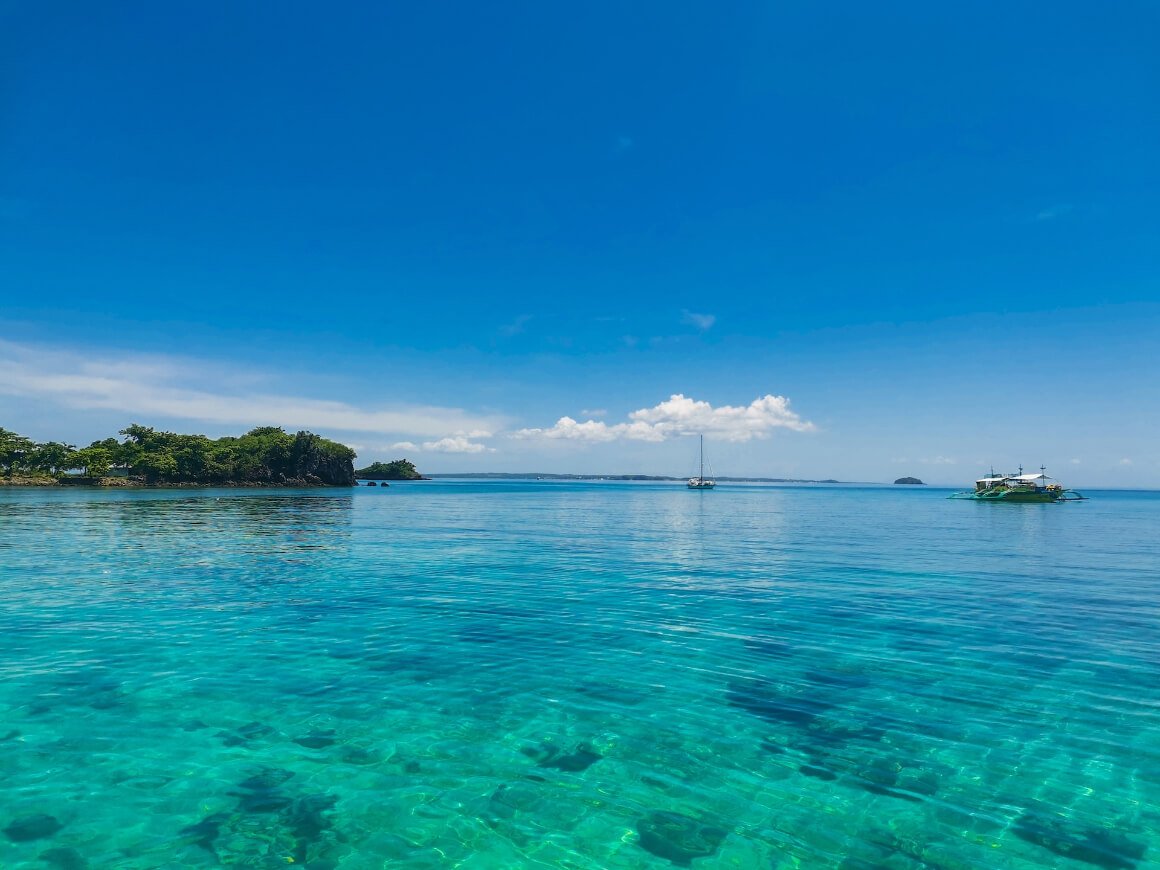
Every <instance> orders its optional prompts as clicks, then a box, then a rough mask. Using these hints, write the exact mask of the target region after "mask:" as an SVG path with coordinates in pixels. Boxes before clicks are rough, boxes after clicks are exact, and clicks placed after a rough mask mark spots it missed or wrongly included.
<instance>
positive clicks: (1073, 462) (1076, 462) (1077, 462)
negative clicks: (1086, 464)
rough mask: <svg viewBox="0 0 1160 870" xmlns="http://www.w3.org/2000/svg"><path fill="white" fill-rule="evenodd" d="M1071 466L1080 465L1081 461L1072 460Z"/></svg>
mask: <svg viewBox="0 0 1160 870" xmlns="http://www.w3.org/2000/svg"><path fill="white" fill-rule="evenodd" d="M1071 464H1072V465H1079V460H1078V459H1072V460H1071Z"/></svg>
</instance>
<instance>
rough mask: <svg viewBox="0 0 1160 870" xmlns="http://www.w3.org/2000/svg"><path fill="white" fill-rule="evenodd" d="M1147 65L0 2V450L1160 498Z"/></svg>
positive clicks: (313, 14)
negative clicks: (222, 441)
mask: <svg viewBox="0 0 1160 870" xmlns="http://www.w3.org/2000/svg"><path fill="white" fill-rule="evenodd" d="M1158 42H1160V7H1157V6H1156V5H1155V4H1154V3H1144V2H1124V3H1118V4H1112V5H1110V6H1101V7H1099V8H1098V9H1096V8H1093V7H1092V6H1091V5H1090V4H1080V3H1062V4H1055V5H1053V6H1051V7H1050V8H1049V7H1046V6H1044V5H1043V4H1030V3H1010V2H1005V3H980V4H970V5H968V6H963V5H961V4H959V5H957V6H948V5H946V4H930V3H895V4H886V5H882V4H874V5H868V4H835V3H822V4H803V3H794V4H787V3H765V2H762V3H738V4H733V5H731V6H730V5H726V6H721V4H684V5H681V4H672V3H634V4H624V3H601V2H596V3H586V4H573V5H562V4H545V3H526V4H510V3H490V4H416V3H411V4H395V3H391V4H387V3H366V4H346V5H343V6H339V7H337V8H335V7H325V8H324V7H323V6H319V5H318V4H313V3H312V4H306V3H295V2H290V3H287V2H278V3H272V2H271V3H250V4H241V5H239V4H232V3H204V2H198V3H182V2H167V3H160V4H158V3H132V2H129V3H121V4H114V5H112V6H110V5H107V4H106V5H104V6H101V5H94V4H91V3H55V4H23V5H22V8H20V7H17V6H16V4H6V5H5V7H4V11H2V12H0V425H3V426H5V427H6V428H9V429H15V430H18V431H22V432H24V433H26V434H29V435H32V436H34V437H37V438H45V439H47V438H61V439H66V440H70V441H72V442H74V443H87V441H89V440H92V439H94V438H97V437H101V436H104V435H107V434H109V433H110V432H112V431H115V430H116V429H118V428H121V427H122V426H124V425H125V424H127V423H129V422H133V421H136V422H141V423H145V424H148V425H155V426H159V427H164V428H172V429H179V430H184V431H205V432H210V433H213V434H224V433H227V432H237V431H241V430H244V429H246V428H249V427H250V426H252V425H257V424H258V423H259V422H269V423H274V424H283V425H286V426H288V427H292V428H297V427H307V428H312V429H314V430H315V431H319V432H323V433H325V434H328V435H331V436H333V437H336V438H339V439H340V440H343V441H345V442H347V443H350V444H353V445H355V446H356V447H358V449H359V452H360V458H361V459H363V460H368V461H369V460H371V459H383V458H393V457H394V456H397V455H400V454H402V453H405V454H406V455H408V456H410V457H411V458H413V459H414V460H415V461H416V462H417V463H418V464H419V466H420V468H422V469H425V470H430V471H455V470H487V469H496V470H547V471H607V472H645V473H676V474H684V473H687V472H689V471H690V470H691V466H692V462H693V457H694V455H695V439H694V438H692V437H691V436H690V435H689V434H688V433H689V432H692V431H698V430H704V431H705V432H706V433H707V437H708V443H709V448H710V451H711V456H712V458H713V459H714V468H715V470H716V471H717V472H718V473H721V474H737V475H740V474H767V475H794V476H808V477H830V476H833V477H839V478H842V479H855V480H889V479H892V478H893V477H896V476H899V475H901V474H916V475H918V476H920V477H923V478H924V479H930V480H934V481H945V482H962V481H969V480H971V479H973V477H974V476H975V473H976V471H978V470H979V469H980V467H981V466H983V465H986V464H988V463H991V462H994V463H995V464H996V466H1000V467H1005V466H1009V465H1014V464H1016V463H1019V462H1023V463H1025V464H1027V465H1029V466H1030V465H1035V466H1038V465H1039V463H1041V462H1045V463H1047V464H1048V466H1049V470H1050V471H1055V472H1057V473H1058V474H1059V475H1060V476H1061V477H1063V478H1064V479H1065V480H1066V481H1069V482H1071V481H1074V482H1076V483H1081V484H1087V485H1093V484H1101V483H1102V484H1109V485H1119V486H1122V485H1129V484H1131V483H1132V482H1140V483H1142V484H1144V485H1148V486H1157V485H1160V448H1158V447H1157V443H1158V439H1157V433H1158V431H1160V363H1158V361H1157V358H1158V355H1160V282H1158V276H1160V271H1158V270H1160V256H1158V254H1160V217H1158V206H1157V204H1158V203H1160V159H1158V158H1157V155H1158V154H1160V53H1158V52H1157V51H1156V45H1157V44H1158ZM674 394H680V395H683V396H685V397H687V398H689V399H692V400H695V402H697V403H705V404H692V403H687V402H686V403H681V402H676V403H674V402H671V401H670V396H672V395H674ZM765 396H775V397H785V398H787V399H788V402H789V404H788V405H786V404H785V403H780V402H778V401H775V400H769V401H765V402H764V404H763V403H762V401H761V400H762V397H765ZM755 401H757V402H758V404H756V405H754V404H752V403H754V402H755ZM650 409H651V410H650ZM634 411H642V412H643V413H642V414H639V415H637V416H636V417H632V418H630V416H629V415H630V414H631V413H632V412H634ZM564 416H567V417H569V418H571V419H572V420H574V421H576V423H575V424H574V425H573V424H569V423H565V424H563V425H558V424H557V421H558V420H559V419H560V418H561V417H564ZM259 417H261V418H262V419H260V420H259V419H257V418H259ZM589 421H591V425H587V424H588V423H589ZM633 424H635V425H633ZM398 445H402V446H398Z"/></svg>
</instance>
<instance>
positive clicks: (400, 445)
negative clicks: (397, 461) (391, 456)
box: [390, 441, 419, 452]
mask: <svg viewBox="0 0 1160 870" xmlns="http://www.w3.org/2000/svg"><path fill="white" fill-rule="evenodd" d="M390 449H391V450H410V451H411V452H415V451H416V450H418V449H419V445H418V444H416V443H415V442H414V441H396V442H395V443H394V444H392V445H391V447H390Z"/></svg>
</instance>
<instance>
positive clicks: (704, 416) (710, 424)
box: [513, 393, 815, 443]
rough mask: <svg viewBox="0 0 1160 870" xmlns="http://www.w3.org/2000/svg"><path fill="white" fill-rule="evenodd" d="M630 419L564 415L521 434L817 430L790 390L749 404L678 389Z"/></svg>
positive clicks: (584, 436) (759, 434) (654, 437)
mask: <svg viewBox="0 0 1160 870" xmlns="http://www.w3.org/2000/svg"><path fill="white" fill-rule="evenodd" d="M628 417H629V422H627V423H616V424H613V425H609V424H608V423H604V422H601V421H597V420H587V421H585V422H583V423H581V422H578V421H576V420H574V419H572V418H571V417H561V418H560V419H559V420H557V421H556V425H554V426H552V427H549V428H537V429H520V430H519V431H517V432H515V433H514V436H513V437H515V438H524V439H563V440H569V441H585V442H595V443H600V442H607V441H618V440H621V439H623V440H628V441H665V440H667V439H669V438H675V437H678V436H681V435H693V434H697V433H702V434H704V435H707V436H709V437H710V438H715V439H717V440H720V441H750V440H752V439H754V438H767V437H769V435H770V433H772V432H773V431H774V430H775V429H792V430H793V431H795V432H811V431H813V430H814V429H815V426H814V424H813V423H810V422H808V421H806V420H802V419H801V417H799V416H798V415H797V413H795V412H794V411H791V410H790V407H789V399H787V398H785V397H784V396H773V395H768V396H762V397H761V398H758V399H754V400H753V401H752V402H750V403H749V404H748V405H740V406H732V405H722V406H721V407H719V408H714V407H713V406H712V405H710V404H709V403H708V402H698V401H696V400H694V399H690V398H686V397H685V396H683V395H681V394H679V393H677V394H675V395H673V396H671V397H670V398H669V399H668V401H665V402H661V403H660V404H658V405H655V406H654V407H652V408H642V409H641V410H639V411H633V412H632V413H631V414H629V415H628Z"/></svg>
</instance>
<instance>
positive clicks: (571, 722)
mask: <svg viewBox="0 0 1160 870" xmlns="http://www.w3.org/2000/svg"><path fill="white" fill-rule="evenodd" d="M945 495H946V493H945V492H942V491H938V490H928V489H917V488H916V489H902V488H893V489H892V488H862V489H859V488H853V487H851V488H838V487H834V488H829V487H817V488H809V487H798V488H793V487H745V486H725V485H722V486H720V487H719V488H718V490H717V491H715V492H689V491H686V490H685V489H684V488H683V487H681V486H680V485H679V484H678V485H663V486H662V485H642V484H613V483H604V484H601V483H575V484H573V483H566V484H562V483H535V482H528V483H483V484H480V483H457V482H445V481H439V482H427V483H414V484H397V485H392V486H391V487H390V488H389V489H386V490H380V489H359V490H355V491H317V490H315V491H284V490H283V491H245V490H242V491H236V490H231V491H224V490H217V491H212V490H211V491H205V490H197V491H188V490H187V491H173V490H170V491H150V492H132V491H100V492H88V491H67V490H4V489H0V674H2V680H0V717H2V718H0V785H2V788H0V829H3V831H2V833H0V866H3V867H6V868H7V867H24V866H28V867H46V866H56V867H82V866H89V867H94V868H97V867H116V868H150V867H210V866H215V865H218V864H222V865H232V866H245V867H285V866H287V865H288V864H295V865H301V866H306V867H310V868H326V867H342V868H372V867H374V868H378V867H384V866H386V867H414V868H420V867H451V866H462V867H471V868H483V867H521V866H529V867H535V866H541V867H571V868H616V867H646V868H647V867H659V868H663V867H672V866H680V865H691V866H692V867H694V868H697V867H706V868H707V867H740V868H751V867H755V868H765V867H769V868H790V867H843V868H919V867H930V868H980V867H994V868H1017V867H1061V868H1067V867H1075V868H1081V867H1092V866H1099V867H1105V868H1128V867H1141V868H1146V867H1160V603H1158V602H1160V597H1158V594H1157V593H1158V591H1160V494H1151V493H1112V492H1106V493H1098V494H1096V496H1097V497H1096V498H1094V499H1092V500H1091V501H1088V502H1084V503H1080V504H1069V505H991V504H976V503H972V502H955V501H946V500H945V498H944V496H945Z"/></svg>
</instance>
